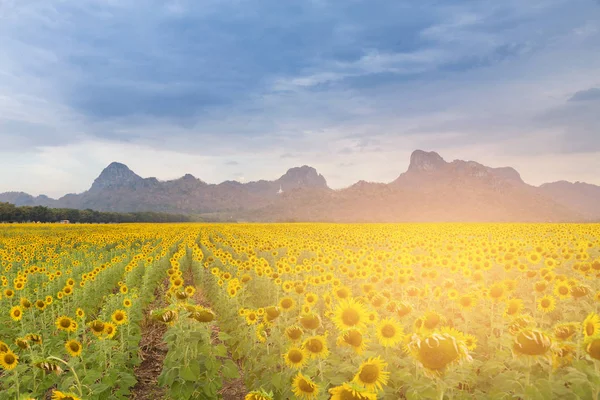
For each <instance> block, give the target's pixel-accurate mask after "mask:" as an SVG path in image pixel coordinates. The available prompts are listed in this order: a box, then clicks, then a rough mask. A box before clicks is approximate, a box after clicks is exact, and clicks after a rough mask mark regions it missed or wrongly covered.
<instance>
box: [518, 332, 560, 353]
mask: <svg viewBox="0 0 600 400" xmlns="http://www.w3.org/2000/svg"><path fill="white" fill-rule="evenodd" d="M551 347H552V339H551V338H550V336H548V335H546V334H545V333H544V332H542V331H539V330H535V329H523V330H521V331H520V332H519V333H518V334H517V336H516V337H515V339H514V341H513V348H512V349H513V352H514V353H516V354H517V355H521V356H528V357H539V356H543V355H545V354H547V353H548V351H549V350H550V348H551Z"/></svg>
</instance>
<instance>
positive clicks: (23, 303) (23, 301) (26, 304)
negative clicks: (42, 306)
mask: <svg viewBox="0 0 600 400" xmlns="http://www.w3.org/2000/svg"><path fill="white" fill-rule="evenodd" d="M19 303H20V304H21V307H23V308H24V309H25V310H28V309H29V308H30V307H31V302H30V301H29V300H28V299H26V298H25V297H22V298H21V300H20V302H19Z"/></svg>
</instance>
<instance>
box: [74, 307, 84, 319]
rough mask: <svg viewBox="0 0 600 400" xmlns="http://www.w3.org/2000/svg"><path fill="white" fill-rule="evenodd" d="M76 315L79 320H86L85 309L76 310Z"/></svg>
mask: <svg viewBox="0 0 600 400" xmlns="http://www.w3.org/2000/svg"><path fill="white" fill-rule="evenodd" d="M75 315H76V316H77V318H81V319H83V318H85V311H83V308H78V309H77V310H75Z"/></svg>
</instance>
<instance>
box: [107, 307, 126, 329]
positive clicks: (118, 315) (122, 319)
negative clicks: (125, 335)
mask: <svg viewBox="0 0 600 400" xmlns="http://www.w3.org/2000/svg"><path fill="white" fill-rule="evenodd" d="M110 318H111V319H112V320H113V322H114V323H115V324H117V325H123V324H126V323H127V313H126V312H125V311H123V310H117V311H115V312H114V313H113V314H112V315H111V317H110Z"/></svg>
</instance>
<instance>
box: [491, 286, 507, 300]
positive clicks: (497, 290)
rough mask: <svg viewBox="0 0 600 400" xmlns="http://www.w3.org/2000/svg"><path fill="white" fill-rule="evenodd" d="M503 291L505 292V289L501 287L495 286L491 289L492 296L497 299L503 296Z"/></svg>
mask: <svg viewBox="0 0 600 400" xmlns="http://www.w3.org/2000/svg"><path fill="white" fill-rule="evenodd" d="M502 293H504V289H502V288H500V287H493V288H492V290H490V296H492V297H493V298H495V299H497V298H499V297H500V296H502Z"/></svg>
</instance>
